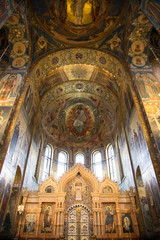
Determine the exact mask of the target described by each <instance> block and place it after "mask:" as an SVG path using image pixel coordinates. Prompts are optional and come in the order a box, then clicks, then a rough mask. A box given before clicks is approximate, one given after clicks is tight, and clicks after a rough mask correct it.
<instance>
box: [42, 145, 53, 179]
mask: <svg viewBox="0 0 160 240" xmlns="http://www.w3.org/2000/svg"><path fill="white" fill-rule="evenodd" d="M51 163H52V148H51V146H50V145H47V146H46V150H45V154H44V165H43V174H42V181H44V180H45V179H47V178H48V177H49V175H50V171H51Z"/></svg>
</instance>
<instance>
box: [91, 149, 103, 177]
mask: <svg viewBox="0 0 160 240" xmlns="http://www.w3.org/2000/svg"><path fill="white" fill-rule="evenodd" d="M92 168H93V172H94V173H95V174H96V176H97V177H98V178H99V179H100V180H102V178H103V173H102V154H101V152H100V151H95V152H94V153H93V155H92Z"/></svg>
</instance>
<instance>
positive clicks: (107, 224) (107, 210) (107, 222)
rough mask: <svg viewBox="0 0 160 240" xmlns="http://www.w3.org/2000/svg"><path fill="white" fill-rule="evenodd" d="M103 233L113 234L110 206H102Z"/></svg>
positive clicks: (113, 224)
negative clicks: (103, 216)
mask: <svg viewBox="0 0 160 240" xmlns="http://www.w3.org/2000/svg"><path fill="white" fill-rule="evenodd" d="M104 214H105V232H106V233H111V232H115V221H114V210H113V206H112V205H104Z"/></svg>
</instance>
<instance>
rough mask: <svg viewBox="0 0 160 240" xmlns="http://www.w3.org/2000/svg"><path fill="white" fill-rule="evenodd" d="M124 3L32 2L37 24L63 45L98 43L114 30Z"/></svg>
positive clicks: (112, 0)
mask: <svg viewBox="0 0 160 240" xmlns="http://www.w3.org/2000/svg"><path fill="white" fill-rule="evenodd" d="M126 3H127V1H126V0H119V1H117V0H103V1H102V0H55V1H49V0H41V1H40V2H39V0H33V1H32V3H31V4H32V6H33V10H34V13H35V16H36V18H37V20H38V22H39V23H40V24H41V25H42V26H43V28H44V29H45V31H46V32H47V33H48V34H50V36H52V37H54V38H57V39H59V40H61V41H63V42H66V43H69V42H70V43H71V42H72V43H73V42H74V43H75V44H78V43H83V42H86V41H87V42H88V41H89V42H92V41H94V40H97V39H99V38H101V37H103V36H104V35H106V33H109V32H110V31H113V29H114V28H115V27H116V26H117V23H118V22H119V20H120V17H121V16H122V9H124V5H125V4H126Z"/></svg>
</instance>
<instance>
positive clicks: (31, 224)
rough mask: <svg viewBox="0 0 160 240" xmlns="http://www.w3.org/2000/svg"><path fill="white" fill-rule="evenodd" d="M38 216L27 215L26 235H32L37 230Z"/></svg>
mask: <svg viewBox="0 0 160 240" xmlns="http://www.w3.org/2000/svg"><path fill="white" fill-rule="evenodd" d="M35 222H36V214H35V213H27V214H26V216H25V224H24V233H32V232H34V229H35Z"/></svg>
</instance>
